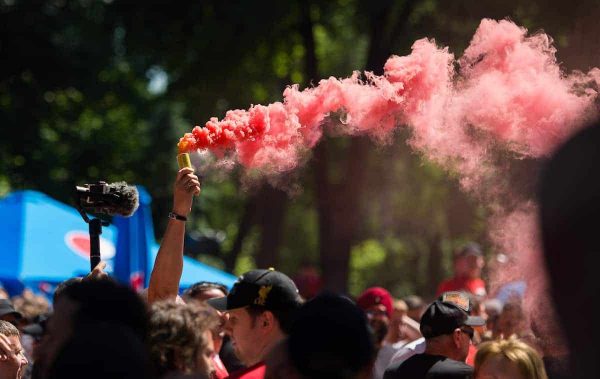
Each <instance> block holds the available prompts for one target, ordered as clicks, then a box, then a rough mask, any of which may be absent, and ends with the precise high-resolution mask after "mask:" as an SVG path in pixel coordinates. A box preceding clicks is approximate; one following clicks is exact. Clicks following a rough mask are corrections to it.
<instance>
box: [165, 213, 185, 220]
mask: <svg viewBox="0 0 600 379" xmlns="http://www.w3.org/2000/svg"><path fill="white" fill-rule="evenodd" d="M169 218H170V219H172V220H179V221H187V217H185V216H182V215H180V214H177V213H175V212H169Z"/></svg>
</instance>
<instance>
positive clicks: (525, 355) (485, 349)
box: [475, 338, 548, 379]
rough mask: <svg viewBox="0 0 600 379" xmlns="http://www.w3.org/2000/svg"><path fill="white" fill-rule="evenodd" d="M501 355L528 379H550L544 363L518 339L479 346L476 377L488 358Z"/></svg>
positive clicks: (476, 356)
mask: <svg viewBox="0 0 600 379" xmlns="http://www.w3.org/2000/svg"><path fill="white" fill-rule="evenodd" d="M497 355H501V356H502V357H504V358H506V359H507V360H509V361H510V362H512V363H514V364H516V365H517V367H518V368H519V371H520V372H521V373H522V374H523V375H524V376H525V377H526V378H527V379H548V376H547V375H546V369H545V368H544V362H543V361H542V358H540V356H539V354H538V353H537V352H536V351H535V349H533V348H532V347H531V346H529V345H527V344H526V343H525V342H522V341H519V340H518V339H516V338H510V339H507V340H496V341H490V342H485V343H482V344H481V345H479V348H478V350H477V355H475V377H477V371H478V370H479V369H480V368H481V365H482V364H483V362H485V361H486V360H487V359H488V358H490V357H493V356H497Z"/></svg>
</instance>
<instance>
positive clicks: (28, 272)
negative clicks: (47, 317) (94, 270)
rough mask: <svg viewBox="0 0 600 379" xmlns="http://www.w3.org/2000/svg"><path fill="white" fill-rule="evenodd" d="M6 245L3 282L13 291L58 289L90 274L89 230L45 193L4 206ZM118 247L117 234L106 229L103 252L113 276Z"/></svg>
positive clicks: (1, 224) (22, 195) (12, 198)
mask: <svg viewBox="0 0 600 379" xmlns="http://www.w3.org/2000/svg"><path fill="white" fill-rule="evenodd" d="M0 241H2V247H1V249H2V252H1V254H0V281H2V282H3V283H5V284H8V286H11V285H12V286H15V285H16V286H18V284H19V283H20V284H25V285H28V286H35V285H36V283H38V282H49V283H57V282H61V281H63V280H65V279H67V278H70V277H73V276H80V275H85V274H87V273H88V272H89V270H90V262H89V246H90V245H89V232H88V225H87V224H86V223H85V221H83V219H82V217H81V215H80V214H79V213H78V212H77V210H75V209H74V208H72V207H70V206H68V205H66V204H63V203H61V202H58V201H56V200H54V199H52V198H50V197H48V196H46V195H44V194H43V193H40V192H36V191H19V192H14V193H12V194H10V195H9V196H7V197H6V198H4V199H2V200H1V201H0ZM116 242H117V229H116V228H115V227H113V226H109V227H104V228H103V232H102V235H101V236H100V244H101V246H100V250H101V253H102V258H103V260H105V261H107V263H108V267H107V269H108V271H109V272H111V271H112V262H113V258H114V256H115V253H116ZM17 288H18V287H17Z"/></svg>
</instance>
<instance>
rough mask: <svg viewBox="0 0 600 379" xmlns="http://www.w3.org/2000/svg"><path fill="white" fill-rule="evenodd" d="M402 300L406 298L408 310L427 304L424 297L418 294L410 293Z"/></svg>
mask: <svg viewBox="0 0 600 379" xmlns="http://www.w3.org/2000/svg"><path fill="white" fill-rule="evenodd" d="M402 300H404V302H405V303H406V306H407V307H408V310H413V309H417V308H421V307H424V306H425V302H424V301H423V299H422V298H421V297H420V296H417V295H408V296H406V297H404V298H403V299H402Z"/></svg>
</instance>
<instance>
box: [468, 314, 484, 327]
mask: <svg viewBox="0 0 600 379" xmlns="http://www.w3.org/2000/svg"><path fill="white" fill-rule="evenodd" d="M465 325H467V326H483V325H485V320H484V319H483V318H481V317H478V316H469V317H467V320H466V321H465Z"/></svg>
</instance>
